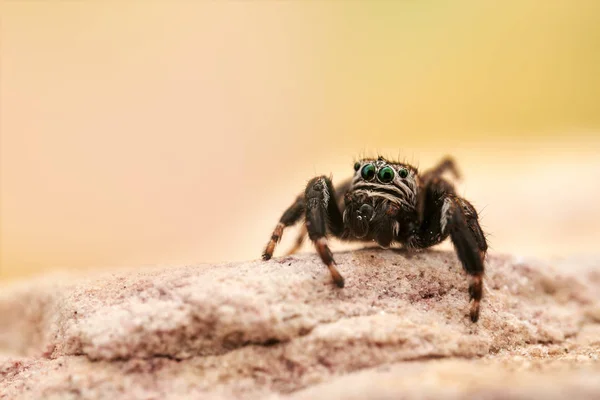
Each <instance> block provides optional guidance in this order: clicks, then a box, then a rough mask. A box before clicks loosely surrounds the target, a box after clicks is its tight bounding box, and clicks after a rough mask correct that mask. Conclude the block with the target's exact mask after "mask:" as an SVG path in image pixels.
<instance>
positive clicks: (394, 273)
mask: <svg viewBox="0 0 600 400" xmlns="http://www.w3.org/2000/svg"><path fill="white" fill-rule="evenodd" d="M336 258H337V261H338V263H339V269H340V271H341V272H342V274H344V276H345V277H346V287H345V288H344V289H338V288H336V287H335V286H334V285H332V284H331V281H330V277H329V275H328V271H327V269H326V268H324V267H323V266H322V265H321V263H320V261H319V260H318V258H317V256H315V255H312V254H307V255H299V256H293V257H284V258H279V259H274V260H271V261H269V262H259V261H256V262H248V263H239V264H226V265H216V266H210V265H203V266H191V267H180V268H163V269H155V270H145V271H122V272H118V273H112V274H108V275H105V276H97V277H93V278H89V279H86V280H68V279H61V280H60V281H45V282H37V283H31V282H29V283H24V284H22V285H21V286H19V287H10V288H3V289H2V294H1V295H0V354H2V353H3V354H5V356H3V357H2V358H0V379H1V380H0V397H2V396H4V397H3V398H41V397H44V398H52V396H55V397H57V398H65V397H69V396H70V397H72V398H110V399H116V398H149V399H150V398H157V399H158V398H161V399H162V398H173V399H176V398H193V397H202V398H230V397H240V396H243V397H251V398H264V397H265V396H272V397H274V398H278V397H291V398H299V399H300V398H302V399H304V398H315V397H325V396H328V397H331V396H333V397H343V398H365V397H369V398H381V399H384V398H398V397H402V398H427V397H431V398H439V397H445V398H462V397H469V396H471V395H477V396H480V397H482V398H498V397H499V396H500V397H501V396H502V395H503V394H504V395H510V396H511V397H515V398H531V397H532V396H533V397H537V395H536V394H539V395H541V394H543V395H544V396H545V397H546V398H561V396H562V395H565V396H567V395H576V397H578V398H598V396H600V379H595V377H597V376H600V365H599V361H598V359H599V358H600V353H599V352H600V311H599V310H600V263H595V262H593V261H590V260H576V261H574V260H565V261H562V262H556V263H544V262H540V261H525V260H516V259H514V258H512V257H508V256H490V257H489V259H488V269H487V277H486V287H485V289H486V290H485V299H484V301H483V303H482V314H481V318H480V321H479V323H478V324H472V323H471V322H470V321H469V318H468V316H467V313H468V303H467V300H468V296H467V290H466V287H467V281H466V277H465V275H464V273H463V272H462V270H461V268H460V265H459V263H458V261H457V259H456V257H455V255H454V254H453V253H451V252H436V251H430V252H424V253H417V254H415V255H412V256H409V255H408V254H406V253H405V252H402V251H394V250H386V251H383V250H362V251H355V252H346V253H339V254H337V257H336ZM508 382H510V386H508V384H507V383H508ZM552 396H554V397H552ZM557 396H558V397H557Z"/></svg>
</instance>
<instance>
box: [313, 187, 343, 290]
mask: <svg viewBox="0 0 600 400" xmlns="http://www.w3.org/2000/svg"><path fill="white" fill-rule="evenodd" d="M304 195H305V201H306V216H305V224H306V230H307V231H308V237H309V238H310V240H311V241H312V242H313V243H314V244H315V248H316V249H317V253H319V256H320V257H321V260H323V262H324V263H325V265H327V268H329V272H330V273H331V277H332V278H333V281H334V282H335V284H336V285H337V286H338V287H341V288H342V287H344V278H343V277H342V275H341V274H340V273H339V271H338V270H337V268H336V267H335V261H334V259H333V255H332V254H331V250H330V249H329V245H328V244H327V237H326V234H327V228H329V231H330V232H331V233H333V234H334V235H336V236H339V235H340V234H341V233H342V231H343V227H344V221H343V217H342V213H341V212H340V209H339V208H338V205H337V199H336V196H335V191H334V189H333V185H332V184H331V180H330V179H329V178H327V177H325V176H320V177H317V178H314V179H312V180H311V181H310V182H308V185H307V186H306V191H305V193H304Z"/></svg>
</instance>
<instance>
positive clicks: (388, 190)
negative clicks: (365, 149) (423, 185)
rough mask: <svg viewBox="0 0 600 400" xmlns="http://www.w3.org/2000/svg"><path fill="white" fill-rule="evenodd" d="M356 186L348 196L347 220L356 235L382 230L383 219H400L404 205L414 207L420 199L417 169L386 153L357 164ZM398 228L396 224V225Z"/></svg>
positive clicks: (354, 183) (391, 220)
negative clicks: (394, 160) (384, 156)
mask: <svg viewBox="0 0 600 400" xmlns="http://www.w3.org/2000/svg"><path fill="white" fill-rule="evenodd" d="M354 171H355V173H354V178H353V179H352V187H351V189H350V191H349V193H348V195H347V196H346V199H345V200H346V210H345V212H344V221H345V223H346V225H347V227H348V228H349V229H350V230H351V231H352V232H353V234H354V236H356V237H364V236H366V235H367V234H368V233H369V232H371V233H373V231H381V230H382V226H381V223H382V221H384V220H385V221H389V223H390V224H392V223H395V222H393V221H396V219H395V217H394V215H395V214H396V213H398V212H400V210H401V209H403V208H404V209H408V208H414V207H415V205H416V201H417V169H416V168H414V167H412V166H410V165H408V164H404V163H399V162H391V161H388V160H386V159H384V158H383V157H379V158H377V159H362V160H360V161H357V162H356V163H355V164H354ZM393 229H394V230H397V229H398V227H397V226H396V225H394V226H393Z"/></svg>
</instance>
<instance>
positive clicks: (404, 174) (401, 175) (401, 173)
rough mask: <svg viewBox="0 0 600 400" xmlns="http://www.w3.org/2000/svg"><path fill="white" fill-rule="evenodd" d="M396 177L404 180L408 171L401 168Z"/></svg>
mask: <svg viewBox="0 0 600 400" xmlns="http://www.w3.org/2000/svg"><path fill="white" fill-rule="evenodd" d="M398 175H400V178H406V177H407V176H408V170H407V169H406V168H401V169H400V170H399V171H398Z"/></svg>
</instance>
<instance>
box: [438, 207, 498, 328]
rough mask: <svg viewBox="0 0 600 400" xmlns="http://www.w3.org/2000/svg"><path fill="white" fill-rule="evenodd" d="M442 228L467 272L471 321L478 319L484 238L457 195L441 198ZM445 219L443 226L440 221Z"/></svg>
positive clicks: (471, 211) (472, 214) (470, 210)
mask: <svg viewBox="0 0 600 400" xmlns="http://www.w3.org/2000/svg"><path fill="white" fill-rule="evenodd" d="M443 210H444V211H445V212H444V214H443V215H442V229H443V230H445V229H447V230H448V232H449V233H450V239H451V240H452V243H453V244H454V248H455V249H456V253H457V255H458V258H459V260H460V262H461V264H462V266H463V268H464V270H465V272H466V273H467V274H468V275H469V297H470V301H473V303H472V304H471V311H470V316H471V321H473V322H477V320H478V319H479V304H480V302H481V297H482V295H483V273H484V261H485V253H486V251H487V242H486V240H485V236H484V234H483V232H482V230H481V227H480V226H479V222H478V220H477V212H476V211H475V208H474V207H473V206H472V205H471V204H470V203H469V202H467V201H466V200H465V199H462V198H460V197H457V196H448V197H446V198H445V199H444V206H443ZM443 221H446V224H447V225H446V226H444V222H443Z"/></svg>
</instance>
